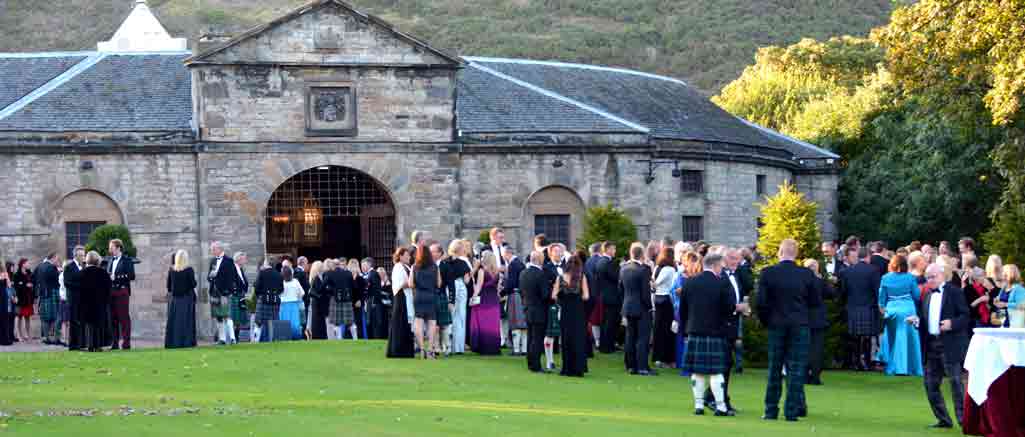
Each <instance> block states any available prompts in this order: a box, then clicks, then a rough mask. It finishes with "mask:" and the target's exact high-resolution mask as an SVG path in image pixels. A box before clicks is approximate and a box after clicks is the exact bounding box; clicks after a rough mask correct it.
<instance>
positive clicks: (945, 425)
mask: <svg viewBox="0 0 1025 437" xmlns="http://www.w3.org/2000/svg"><path fill="white" fill-rule="evenodd" d="M953 427H954V424H952V423H946V422H936V423H934V424H932V425H929V428H943V429H946V428H953Z"/></svg>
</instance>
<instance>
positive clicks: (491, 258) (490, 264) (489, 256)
mask: <svg viewBox="0 0 1025 437" xmlns="http://www.w3.org/2000/svg"><path fill="white" fill-rule="evenodd" d="M480 265H481V266H483V267H484V268H485V269H487V271H489V272H494V271H495V270H498V259H497V258H495V254H494V253H492V252H491V251H487V252H484V256H482V257H481V259H480Z"/></svg>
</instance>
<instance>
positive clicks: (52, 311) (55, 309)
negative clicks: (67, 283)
mask: <svg viewBox="0 0 1025 437" xmlns="http://www.w3.org/2000/svg"><path fill="white" fill-rule="evenodd" d="M60 299H61V297H60V296H59V295H58V294H57V293H56V292H54V293H50V295H49V296H47V297H40V298H39V320H42V321H44V322H56V321H57V320H59V319H60Z"/></svg>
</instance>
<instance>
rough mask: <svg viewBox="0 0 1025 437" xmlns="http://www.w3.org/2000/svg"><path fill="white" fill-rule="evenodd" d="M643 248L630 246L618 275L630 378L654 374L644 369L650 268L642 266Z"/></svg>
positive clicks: (649, 329)
mask: <svg viewBox="0 0 1025 437" xmlns="http://www.w3.org/2000/svg"><path fill="white" fill-rule="evenodd" d="M643 259H644V246H642V245H641V244H640V243H634V244H632V245H630V261H629V262H627V263H626V265H624V266H623V269H622V270H621V271H620V272H619V288H620V289H621V293H622V294H623V316H625V317H626V344H625V345H624V346H623V351H624V355H625V360H626V368H627V370H628V371H630V374H631V375H643V376H648V375H654V374H655V372H652V371H651V369H650V368H649V367H648V342H649V341H650V340H651V310H652V304H651V268H650V267H648V266H647V265H645V264H644V262H643Z"/></svg>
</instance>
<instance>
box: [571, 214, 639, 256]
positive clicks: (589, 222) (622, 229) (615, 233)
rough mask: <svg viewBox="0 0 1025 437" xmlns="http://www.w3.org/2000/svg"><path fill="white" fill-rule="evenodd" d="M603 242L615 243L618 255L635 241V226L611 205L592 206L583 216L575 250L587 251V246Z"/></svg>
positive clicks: (621, 254)
mask: <svg viewBox="0 0 1025 437" xmlns="http://www.w3.org/2000/svg"><path fill="white" fill-rule="evenodd" d="M603 241H612V242H615V243H616V248H617V249H618V252H617V253H618V254H619V255H620V256H623V255H624V254H625V253H626V251H627V248H629V247H630V244H631V243H633V242H634V241H637V226H635V225H634V223H633V220H631V219H630V216H629V215H627V214H626V213H625V212H623V210H621V209H619V208H616V207H614V206H612V205H606V206H592V207H590V208H588V209H587V214H586V215H585V216H584V232H583V234H582V235H580V238H577V248H578V249H580V250H584V251H587V248H588V246H590V245H591V244H594V243H600V242H603Z"/></svg>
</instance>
